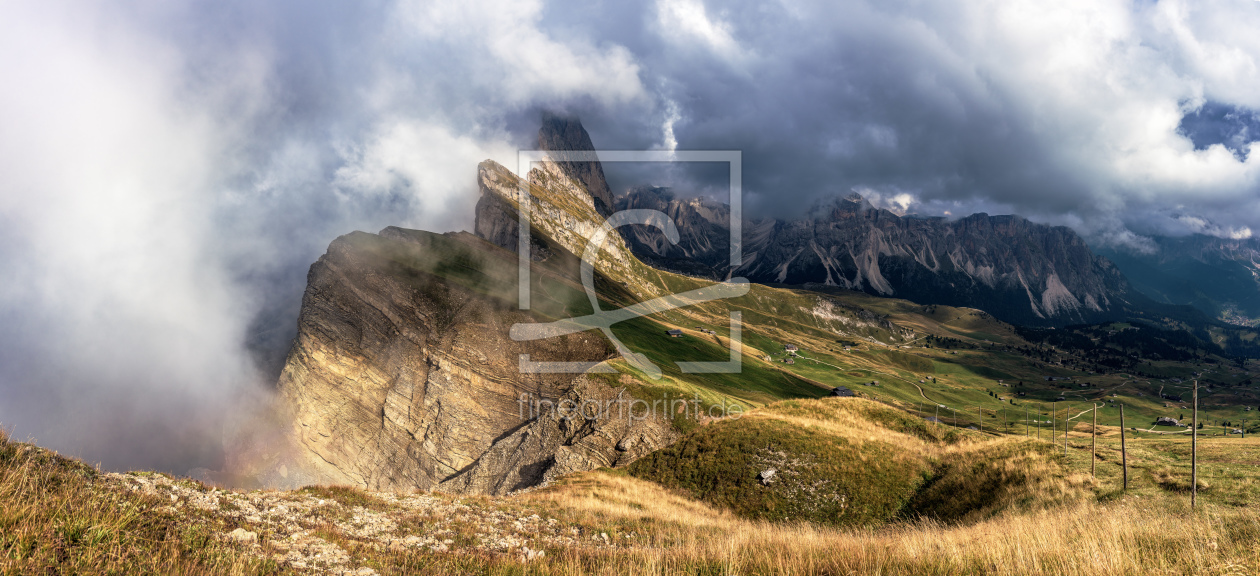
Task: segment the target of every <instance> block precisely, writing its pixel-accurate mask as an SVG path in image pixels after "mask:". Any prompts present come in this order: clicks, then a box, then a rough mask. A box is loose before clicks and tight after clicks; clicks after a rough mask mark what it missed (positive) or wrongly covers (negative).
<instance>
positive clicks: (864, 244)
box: [617, 188, 1144, 325]
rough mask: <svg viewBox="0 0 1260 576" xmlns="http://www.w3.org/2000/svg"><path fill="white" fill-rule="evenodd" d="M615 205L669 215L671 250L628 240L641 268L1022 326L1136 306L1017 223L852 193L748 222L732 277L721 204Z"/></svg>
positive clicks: (1066, 235) (1103, 267) (1064, 242)
mask: <svg viewBox="0 0 1260 576" xmlns="http://www.w3.org/2000/svg"><path fill="white" fill-rule="evenodd" d="M617 207H618V209H632V208H652V209H656V210H661V211H663V212H665V213H666V214H669V215H670V216H671V217H672V218H674V219H675V222H676V223H677V225H678V227H679V234H680V237H681V241H680V242H679V244H678V245H676V246H671V245H669V244H668V243H667V242H665V241H664V238H663V237H662V236H661V235H660V233H659V232H657V231H655V230H650V229H646V228H644V227H638V229H635V230H631V231H628V232H627V233H626V239H627V242H628V244H629V245H630V247H631V249H632V250H633V251H634V253H635V254H636V255H638V256H639V257H640V258H641V259H644V260H646V261H648V262H650V263H653V264H657V265H661V266H664V267H667V268H671V269H676V270H679V271H683V272H688V273H693V274H695V273H700V274H704V275H707V276H711V277H727V276H744V277H747V278H748V279H749V280H751V281H754V282H762V283H768V284H788V285H798V286H805V287H810V286H822V287H836V288H844V289H850V290H859V291H863V292H867V293H870V294H874V295H878V296H890V297H896V298H905V299H908V300H913V301H915V302H919V303H923V304H945V305H951V306H968V307H973V308H979V309H982V310H985V311H987V312H990V313H992V314H994V315H995V316H997V317H999V318H1001V319H1003V320H1005V321H1008V322H1013V323H1017V324H1027V325H1063V324H1073V323H1086V322H1094V321H1100V320H1104V319H1111V318H1115V317H1120V316H1124V315H1125V314H1126V313H1128V311H1129V309H1130V308H1132V307H1135V306H1138V305H1140V304H1142V302H1141V301H1142V300H1144V298H1142V297H1141V295H1140V294H1136V293H1135V292H1134V291H1133V289H1132V288H1131V286H1130V285H1129V283H1128V281H1127V280H1126V279H1125V277H1124V275H1123V274H1121V273H1120V272H1119V270H1118V269H1117V268H1116V267H1115V266H1114V265H1113V264H1112V263H1111V262H1110V261H1109V260H1107V259H1106V258H1101V257H1098V256H1096V255H1094V254H1093V253H1092V252H1091V250H1090V248H1089V246H1088V245H1087V244H1086V243H1085V241H1084V240H1083V239H1081V237H1080V236H1078V235H1077V234H1076V233H1075V232H1073V231H1072V230H1070V229H1068V228H1066V227H1062V226H1047V225H1043V224H1037V223H1033V222H1030V221H1028V220H1027V219H1024V218H1021V217H1019V216H990V215H988V214H974V215H971V216H968V217H965V218H960V219H958V220H952V221H951V220H945V219H943V218H917V217H903V216H898V215H896V214H894V213H892V212H890V211H888V210H883V209H879V208H875V207H874V206H872V205H871V204H870V203H869V202H867V201H866V200H865V199H864V198H862V197H861V196H860V195H856V194H854V195H850V196H849V197H847V198H843V199H836V200H834V201H832V202H830V203H824V204H819V205H816V206H815V207H813V209H811V210H810V211H809V213H808V214H807V215H805V216H804V217H802V218H799V219H795V220H779V219H769V218H763V219H749V220H746V221H745V222H743V254H744V263H743V265H742V266H740V267H738V268H734V269H731V268H730V267H729V266H728V265H727V261H728V259H729V248H728V241H727V238H728V237H729V236H728V235H729V229H730V228H729V218H730V217H729V212H728V211H727V210H726V209H725V206H724V205H721V204H717V203H714V202H711V201H709V202H700V201H696V200H694V199H686V200H682V199H677V198H674V197H673V195H672V194H670V193H668V191H663V190H661V189H652V188H638V189H634V190H632V191H630V192H629V193H628V194H626V195H623V196H621V197H620V198H618V200H617Z"/></svg>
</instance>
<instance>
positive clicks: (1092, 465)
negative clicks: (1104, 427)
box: [1089, 404, 1098, 478]
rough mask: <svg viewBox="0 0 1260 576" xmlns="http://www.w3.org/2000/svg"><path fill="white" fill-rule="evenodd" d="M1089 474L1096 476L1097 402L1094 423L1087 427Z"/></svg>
mask: <svg viewBox="0 0 1260 576" xmlns="http://www.w3.org/2000/svg"><path fill="white" fill-rule="evenodd" d="M1089 436H1090V444H1089V475H1090V476H1092V477H1094V478H1097V477H1098V404H1094V425H1093V426H1092V427H1090V429H1089Z"/></svg>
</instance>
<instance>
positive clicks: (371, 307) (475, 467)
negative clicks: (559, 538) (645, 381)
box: [279, 228, 675, 494]
mask: <svg viewBox="0 0 1260 576" xmlns="http://www.w3.org/2000/svg"><path fill="white" fill-rule="evenodd" d="M515 274H516V258H515V255H513V254H509V253H507V252H505V251H503V250H499V249H496V248H493V247H492V246H490V245H489V244H487V243H486V242H483V241H481V240H479V239H477V238H474V237H472V236H470V235H467V234H453V235H437V234H430V233H426V232H420V231H411V230H402V229H398V228H386V229H385V230H383V231H381V233H380V234H379V235H372V234H365V233H362V232H356V233H352V234H349V235H346V236H343V237H341V238H338V239H337V240H336V241H334V242H333V243H332V245H331V246H329V249H328V253H327V254H325V255H324V256H323V257H321V258H320V259H319V261H318V262H316V263H315V264H314V265H313V266H312V267H311V271H310V274H309V278H308V286H307V290H306V294H305V295H304V297H303V303H302V313H301V316H300V318H299V329H298V336H297V339H296V340H295V342H294V345H293V348H292V350H291V352H290V353H289V356H288V360H287V362H286V366H285V368H284V371H283V373H282V375H281V377H280V381H279V393H280V395H281V398H282V404H283V406H284V408H285V409H286V410H287V411H288V412H289V414H288V416H289V421H290V422H291V427H292V432H293V436H294V440H295V444H297V446H298V451H299V453H300V454H299V459H301V460H304V462H301V464H302V465H303V466H304V467H305V469H306V470H305V472H307V473H309V474H310V475H312V476H314V477H316V478H318V479H319V480H320V481H323V482H330V483H337V484H349V485H355V486H361V487H365V488H371V489H439V490H444V491H451V492H461V493H489V494H502V493H506V492H509V491H512V490H517V489H521V488H525V487H528V486H533V485H536V484H538V483H540V482H544V481H547V480H549V479H551V478H554V477H555V476H557V475H559V474H563V473H568V472H574V471H580V470H589V469H593V468H598V467H604V466H621V465H625V464H628V463H629V462H631V461H633V460H634V459H635V458H637V457H639V456H641V455H643V454H646V453H647V452H650V451H652V450H655V449H656V448H659V447H660V446H663V445H665V444H667V443H668V442H670V441H672V439H673V437H674V434H675V433H674V431H673V429H672V427H671V425H670V423H669V422H668V421H665V420H659V419H654V418H645V419H639V418H630V417H628V414H618V413H616V412H615V411H614V412H609V413H607V414H602V415H601V416H603V417H599V418H584V417H581V416H580V415H576V414H569V413H565V412H560V411H555V410H548V409H546V408H545V405H544V407H543V408H542V409H539V403H540V402H547V401H550V402H552V403H553V405H561V406H563V405H565V404H564V403H563V402H561V401H562V400H568V401H569V402H570V403H571V404H569V405H570V406H579V405H583V403H584V402H586V403H588V404H589V403H591V402H600V403H602V404H601V405H607V404H608V403H610V402H616V400H617V398H618V395H619V394H620V395H622V396H621V397H622V398H624V397H625V396H624V391H621V390H617V389H614V388H611V387H609V386H608V385H606V384H604V383H603V382H602V381H595V380H591V379H588V378H587V377H585V376H582V375H578V376H576V377H575V376H574V375H572V374H568V375H565V374H522V373H520V372H519V370H518V358H519V355H520V354H530V355H531V357H532V358H534V359H545V360H552V361H569V362H571V361H599V360H604V359H606V358H608V357H609V355H610V353H611V349H610V348H609V345H608V343H607V342H606V341H605V340H604V339H603V338H601V337H600V336H599V335H598V334H597V333H594V332H586V333H578V334H573V335H569V336H565V337H560V338H553V339H547V340H540V341H537V342H528V343H525V342H514V341H512V340H511V339H510V338H508V329H509V327H510V326H511V325H512V324H514V323H517V322H534V321H538V320H539V318H538V317H537V316H536V315H534V316H531V315H530V314H528V313H524V312H520V311H517V310H516V309H515V307H514V306H513V304H514V298H515V295H516V291H515ZM543 274H544V273H543V272H540V275H543ZM549 296H552V297H556V298H558V299H559V300H573V301H574V302H573V304H574V305H579V304H580V302H577V301H575V300H576V297H577V296H578V293H577V292H573V291H569V290H565V289H562V288H556V289H553V290H552V291H550V292H549ZM566 305H568V303H566Z"/></svg>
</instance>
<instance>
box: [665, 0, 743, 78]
mask: <svg viewBox="0 0 1260 576" xmlns="http://www.w3.org/2000/svg"><path fill="white" fill-rule="evenodd" d="M656 18H657V25H658V26H659V27H660V29H659V34H660V35H661V36H663V37H664V38H665V39H666V40H667V41H669V42H672V43H678V42H680V41H681V40H683V39H688V40H692V41H698V42H699V43H700V44H701V45H703V46H705V47H706V48H707V49H709V50H710V51H712V53H713V54H715V55H717V56H718V57H719V58H720V59H722V60H725V61H726V62H727V63H728V64H730V65H732V66H735V67H742V62H743V60H744V59H745V58H747V56H748V54H747V53H746V51H745V50H744V49H743V48H742V47H741V46H740V45H739V42H737V41H736V40H735V37H734V36H733V35H732V33H731V25H730V23H728V22H726V21H724V20H722V19H721V18H715V17H712V16H710V14H709V12H708V10H707V9H706V8H705V5H704V2H702V1H701V0H657V2H656Z"/></svg>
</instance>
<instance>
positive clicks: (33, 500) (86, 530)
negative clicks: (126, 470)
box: [0, 430, 280, 575]
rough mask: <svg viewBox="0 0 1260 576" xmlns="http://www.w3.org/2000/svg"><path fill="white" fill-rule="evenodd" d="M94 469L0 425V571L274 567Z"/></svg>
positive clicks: (204, 521) (206, 524) (250, 570)
mask: <svg viewBox="0 0 1260 576" xmlns="http://www.w3.org/2000/svg"><path fill="white" fill-rule="evenodd" d="M100 478H101V477H100V475H99V474H98V473H97V471H96V470H94V469H92V468H91V467H89V466H86V465H84V464H83V463H82V462H78V461H75V460H70V459H67V458H62V457H60V456H57V455H55V454H52V453H50V452H47V451H45V450H41V449H38V448H35V447H33V446H30V445H25V444H19V443H14V442H10V441H9V440H8V438H7V436H6V434H5V433H4V431H3V430H0V574H189V575H202V574H275V573H280V570H279V569H278V568H277V567H276V566H275V564H274V563H269V562H266V561H261V560H258V559H255V558H251V557H249V556H246V555H244V554H240V553H239V552H238V550H237V549H235V548H234V547H232V546H230V545H228V544H225V543H223V542H222V541H221V540H219V539H216V538H215V534H216V533H219V532H223V531H224V530H223V527H222V526H219V525H216V524H215V522H214V521H213V519H210V518H196V517H193V516H189V515H186V514H184V515H176V514H174V513H168V512H165V511H162V510H160V508H161V507H163V506H165V505H168V504H169V502H162V501H160V500H159V499H157V498H153V497H143V496H139V495H135V494H130V493H126V492H124V491H121V490H119V489H118V488H117V487H113V486H107V485H106V483H104V482H102V481H100Z"/></svg>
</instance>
